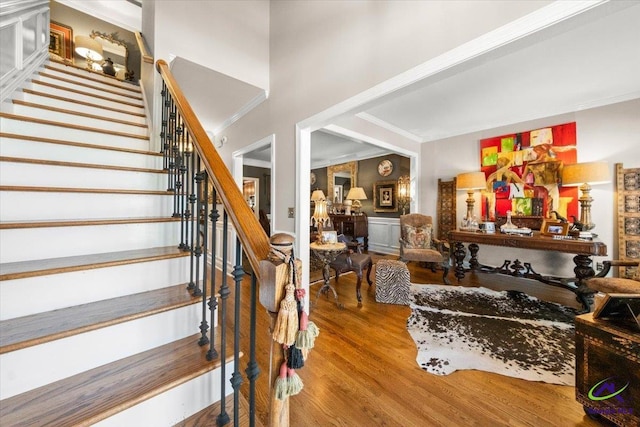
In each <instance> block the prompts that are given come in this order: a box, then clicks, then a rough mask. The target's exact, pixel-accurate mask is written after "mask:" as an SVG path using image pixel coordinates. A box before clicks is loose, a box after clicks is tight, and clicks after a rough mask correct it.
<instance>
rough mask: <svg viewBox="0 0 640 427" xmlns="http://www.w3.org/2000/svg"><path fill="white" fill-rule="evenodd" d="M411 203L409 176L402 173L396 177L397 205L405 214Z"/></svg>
mask: <svg viewBox="0 0 640 427" xmlns="http://www.w3.org/2000/svg"><path fill="white" fill-rule="evenodd" d="M410 204H411V178H410V177H409V175H403V176H401V177H400V178H398V205H399V206H400V207H401V208H402V215H405V214H406V211H407V208H408V207H409V205H410Z"/></svg>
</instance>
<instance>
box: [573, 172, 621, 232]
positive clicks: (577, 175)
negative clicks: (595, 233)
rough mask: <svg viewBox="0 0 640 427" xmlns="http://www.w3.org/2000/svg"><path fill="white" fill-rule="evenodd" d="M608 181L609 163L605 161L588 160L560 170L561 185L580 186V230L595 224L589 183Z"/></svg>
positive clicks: (586, 229)
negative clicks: (592, 218) (592, 216)
mask: <svg viewBox="0 0 640 427" xmlns="http://www.w3.org/2000/svg"><path fill="white" fill-rule="evenodd" d="M609 181H610V175H609V165H608V164H607V163H606V162H588V163H575V164H571V165H565V167H564V169H563V170H562V186H563V187H571V186H580V191H581V192H582V195H581V196H580V199H578V200H579V201H580V220H579V221H580V223H581V224H582V230H581V231H590V230H593V228H594V227H595V226H596V225H595V224H594V223H593V221H592V220H591V203H592V202H593V198H592V197H591V195H590V192H591V185H597V184H605V183H607V182H609Z"/></svg>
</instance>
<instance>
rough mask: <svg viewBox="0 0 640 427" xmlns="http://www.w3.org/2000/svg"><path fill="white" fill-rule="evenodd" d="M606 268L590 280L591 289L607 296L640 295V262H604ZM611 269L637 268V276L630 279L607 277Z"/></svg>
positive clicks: (588, 282) (589, 286)
mask: <svg viewBox="0 0 640 427" xmlns="http://www.w3.org/2000/svg"><path fill="white" fill-rule="evenodd" d="M603 265H604V268H603V269H602V271H601V272H600V273H598V274H597V275H595V276H594V277H592V278H591V279H588V280H587V281H586V283H585V284H586V285H587V287H588V288H589V289H593V290H594V291H597V292H604V293H606V294H640V261H619V260H613V261H604V262H603ZM611 267H636V271H635V274H634V275H633V276H632V277H631V278H630V279H626V278H624V277H605V276H606V275H607V274H609V270H610V269H611Z"/></svg>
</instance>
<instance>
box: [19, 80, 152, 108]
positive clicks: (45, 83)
mask: <svg viewBox="0 0 640 427" xmlns="http://www.w3.org/2000/svg"><path fill="white" fill-rule="evenodd" d="M31 83H33V84H34V85H40V86H46V87H50V88H53V89H59V90H63V91H65V92H69V93H77V94H79V95H85V96H90V97H91V98H95V99H102V100H104V101H110V102H114V103H117V104H122V105H128V106H130V107H136V108H144V105H143V104H138V103H135V102H127V101H123V100H120V99H112V98H111V97H109V96H102V95H96V94H95V93H86V92H83V91H81V90H76V89H71V88H68V87H66V86H60V85H56V84H53V83H47V82H41V81H39V80H31Z"/></svg>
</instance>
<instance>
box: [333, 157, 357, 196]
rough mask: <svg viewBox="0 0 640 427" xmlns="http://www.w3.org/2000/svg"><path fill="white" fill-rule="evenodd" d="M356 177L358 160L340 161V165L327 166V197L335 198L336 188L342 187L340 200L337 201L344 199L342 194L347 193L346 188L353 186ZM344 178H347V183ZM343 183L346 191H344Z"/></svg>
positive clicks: (355, 183)
mask: <svg viewBox="0 0 640 427" xmlns="http://www.w3.org/2000/svg"><path fill="white" fill-rule="evenodd" d="M357 177H358V162H348V163H342V164H340V165H334V166H328V167H327V186H328V188H327V198H329V197H330V198H331V200H332V201H335V200H336V197H337V196H336V189H340V188H341V189H342V194H341V200H339V201H337V203H342V202H343V201H344V196H346V195H347V193H348V188H351V187H355V186H357V185H358V183H357ZM345 180H348V181H349V182H348V183H347V182H346V181H345ZM345 185H346V186H347V191H345Z"/></svg>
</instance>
